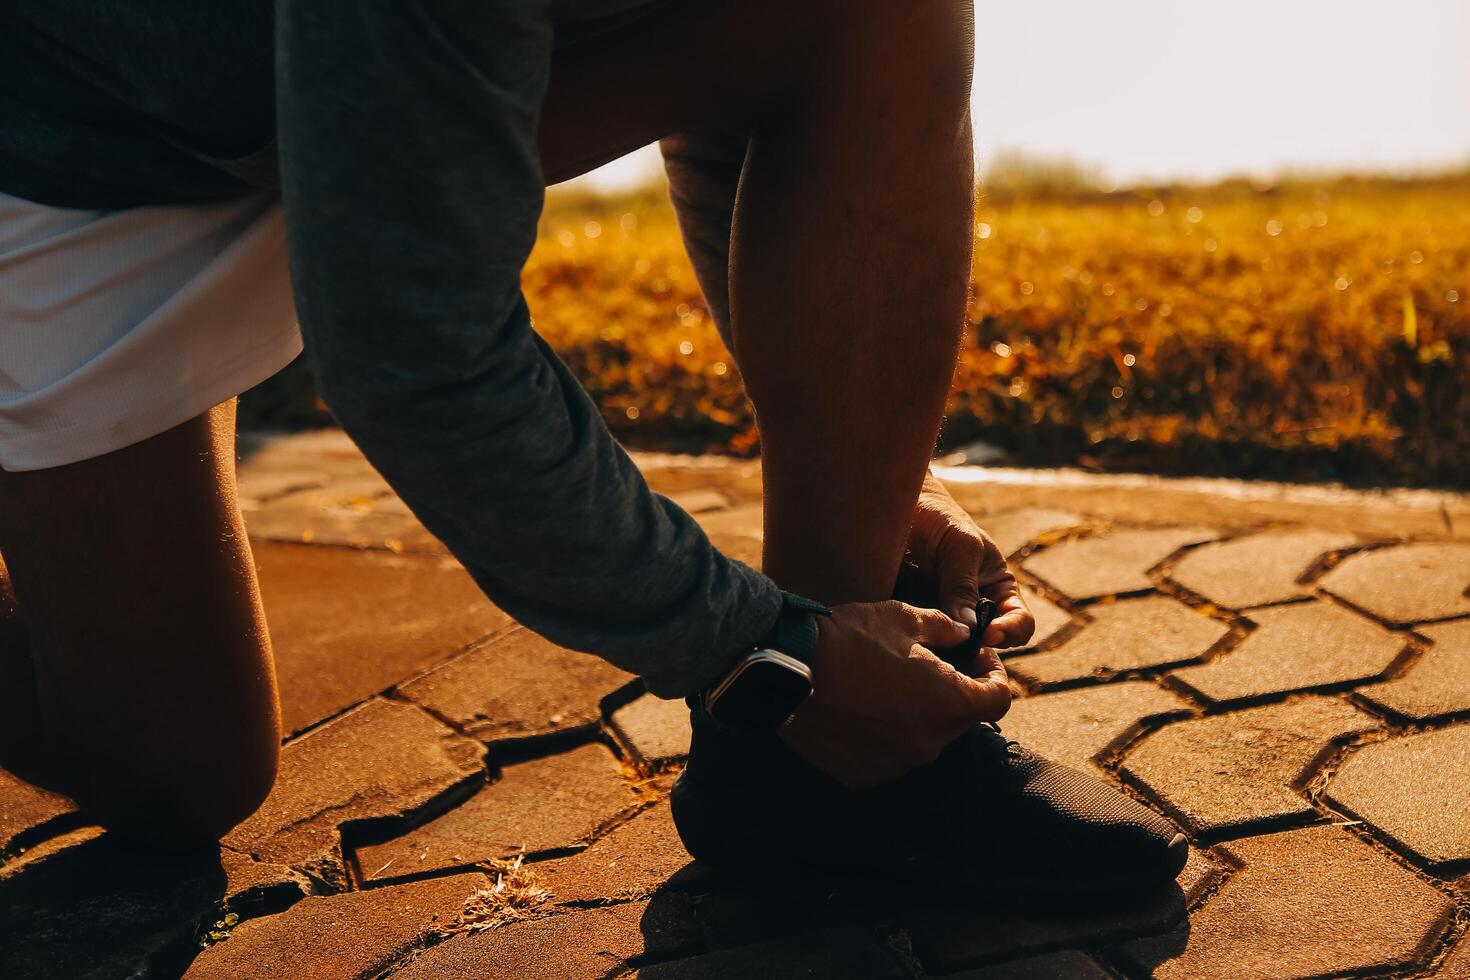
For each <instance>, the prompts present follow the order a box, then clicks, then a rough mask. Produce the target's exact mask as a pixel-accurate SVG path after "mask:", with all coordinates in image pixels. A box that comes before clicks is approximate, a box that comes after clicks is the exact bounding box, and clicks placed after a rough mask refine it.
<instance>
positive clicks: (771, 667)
mask: <svg viewBox="0 0 1470 980" xmlns="http://www.w3.org/2000/svg"><path fill="white" fill-rule="evenodd" d="M830 615H832V610H830V609H828V608H827V607H826V606H824V605H822V604H821V603H820V602H815V601H813V600H811V599H807V598H804V597H802V596H799V595H796V594H794V593H791V592H786V591H784V590H783V591H782V592H781V611H780V612H779V613H778V614H777V615H776V623H775V625H774V626H772V627H771V630H770V632H769V633H767V634H766V635H765V636H764V637H763V638H762V639H761V640H760V642H759V643H757V644H756V646H755V648H754V649H753V650H751V651H750V652H748V653H746V654H745V655H743V656H742V657H741V658H740V659H739V660H737V661H736V662H735V666H734V667H732V668H730V672H729V673H727V674H726V675H725V676H724V677H723V678H721V679H720V680H718V681H716V682H715V683H714V685H713V686H712V687H710V689H709V690H708V691H706V692H705V694H704V697H703V702H704V709H705V711H707V712H709V714H710V716H711V717H712V718H714V719H715V720H716V721H718V722H720V723H722V724H725V725H729V726H730V727H731V728H735V729H738V730H739V731H743V732H749V733H752V734H760V733H769V732H774V731H775V730H776V729H778V728H780V727H781V726H782V725H784V724H786V722H788V721H790V720H791V716H792V715H794V714H796V709H797V708H800V707H801V706H802V704H803V703H805V702H806V699H807V698H809V697H811V695H812V668H811V661H812V656H813V655H814V654H815V653H816V649H817V621H816V618H815V617H817V616H830Z"/></svg>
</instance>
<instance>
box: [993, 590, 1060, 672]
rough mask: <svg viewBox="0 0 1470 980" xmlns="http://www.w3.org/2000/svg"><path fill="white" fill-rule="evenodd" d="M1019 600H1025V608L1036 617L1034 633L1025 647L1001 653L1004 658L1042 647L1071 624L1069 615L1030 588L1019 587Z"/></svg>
mask: <svg viewBox="0 0 1470 980" xmlns="http://www.w3.org/2000/svg"><path fill="white" fill-rule="evenodd" d="M1021 598H1022V599H1023V600H1025V602H1026V608H1028V609H1030V610H1031V615H1032V616H1034V617H1036V632H1035V633H1033V634H1031V641H1030V642H1029V643H1027V644H1026V645H1025V646H1022V647H1016V648H1015V649H1013V650H1008V651H1003V653H1004V655H1005V656H1010V655H1012V654H1016V653H1025V652H1026V651H1028V650H1034V649H1036V648H1037V647H1039V646H1042V645H1043V644H1045V643H1046V642H1047V641H1048V640H1050V639H1051V638H1052V637H1054V636H1056V635H1057V634H1058V633H1060V632H1061V631H1062V630H1063V629H1064V628H1065V627H1066V626H1068V625H1069V624H1070V623H1071V622H1072V614H1071V613H1069V612H1067V610H1065V609H1063V608H1062V607H1061V606H1059V605H1057V604H1056V603H1055V602H1052V601H1051V600H1050V599H1048V598H1047V597H1046V596H1044V595H1042V594H1041V593H1040V592H1037V591H1036V590H1034V589H1032V588H1031V587H1030V586H1026V585H1023V586H1021Z"/></svg>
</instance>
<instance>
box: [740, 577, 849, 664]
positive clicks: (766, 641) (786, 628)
mask: <svg viewBox="0 0 1470 980" xmlns="http://www.w3.org/2000/svg"><path fill="white" fill-rule="evenodd" d="M830 615H832V610H831V609H828V608H827V607H826V606H824V605H822V604H821V603H820V602H817V601H816V600H815V599H808V598H806V597H805V596H799V595H797V594H796V593H794V592H787V591H786V590H785V589H782V590H781V611H780V612H779V613H777V614H776V622H775V624H774V625H772V626H771V629H770V631H769V632H767V633H766V635H765V636H763V637H761V640H760V642H759V643H757V644H756V648H757V649H770V650H779V651H780V652H781V653H784V654H787V655H788V656H792V657H795V658H796V659H797V660H800V661H801V662H802V663H804V664H806V665H807V666H808V667H810V666H811V663H812V657H813V655H815V654H816V652H817V621H816V620H815V619H813V618H812V617H813V616H830Z"/></svg>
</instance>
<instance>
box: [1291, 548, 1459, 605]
mask: <svg viewBox="0 0 1470 980" xmlns="http://www.w3.org/2000/svg"><path fill="white" fill-rule="evenodd" d="M1318 584H1319V585H1320V586H1321V587H1322V588H1324V589H1326V590H1327V591H1328V592H1331V593H1332V594H1333V595H1337V596H1341V597H1342V598H1344V599H1346V600H1347V601H1348V602H1351V603H1352V604H1353V605H1355V606H1357V607H1358V608H1359V609H1366V610H1367V611H1368V612H1370V613H1372V614H1373V615H1375V616H1377V617H1378V618H1379V619H1382V620H1385V621H1387V622H1390V623H1397V624H1407V623H1422V622H1427V621H1429V620H1432V619H1449V618H1450V617H1452V616H1463V615H1465V614H1467V613H1470V596H1467V595H1466V591H1467V590H1470V543H1467V542H1452V541H1445V542H1430V541H1426V542H1422V543H1419V544H1404V545H1398V546H1396V547H1392V548H1380V549H1378V550H1377V551H1368V552H1364V553H1363V554H1361V555H1353V556H1352V557H1351V558H1349V559H1347V560H1346V561H1344V562H1343V563H1342V564H1341V565H1338V566H1337V567H1336V568H1334V569H1333V570H1332V571H1330V572H1328V573H1327V574H1326V575H1324V576H1323V577H1322V580H1321V581H1320V582H1319V583H1318Z"/></svg>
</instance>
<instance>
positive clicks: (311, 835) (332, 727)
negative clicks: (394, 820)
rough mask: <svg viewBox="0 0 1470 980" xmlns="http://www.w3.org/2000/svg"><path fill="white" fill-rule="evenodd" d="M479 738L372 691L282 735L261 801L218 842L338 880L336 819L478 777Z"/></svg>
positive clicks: (416, 803) (412, 803) (404, 803)
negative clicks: (339, 711) (314, 724)
mask: <svg viewBox="0 0 1470 980" xmlns="http://www.w3.org/2000/svg"><path fill="white" fill-rule="evenodd" d="M482 752H483V749H482V747H481V746H480V745H479V743H477V742H474V741H471V740H470V739H467V738H465V737H463V736H461V735H456V734H454V733H453V732H452V731H450V730H449V729H448V728H447V727H445V726H444V725H442V724H440V723H439V722H437V721H435V720H434V719H433V718H430V717H429V716H428V715H427V714H425V713H424V712H423V711H422V710H421V709H419V708H416V707H414V706H412V705H407V704H399V703H397V702H393V701H383V700H380V699H376V698H375V699H373V700H371V701H368V702H367V703H366V704H363V705H361V706H359V707H357V708H354V709H352V710H351V711H349V712H347V713H346V714H344V715H342V716H341V717H340V718H334V719H332V720H331V721H330V722H328V723H327V724H325V725H323V726H321V727H320V728H316V729H313V730H312V731H310V732H308V733H307V734H305V735H303V736H301V737H300V738H298V739H296V740H295V741H293V742H291V743H289V744H288V745H287V746H286V747H285V749H284V751H283V752H282V753H281V769H280V773H279V775H278V776H277V777H276V785H275V788H274V789H272V790H271V794H270V796H269V797H268V798H267V799H266V801H265V803H263V804H262V805H261V807H260V809H259V810H257V811H256V812H255V813H254V814H253V815H252V816H251V817H250V818H249V819H248V820H246V821H245V822H244V823H242V824H240V825H239V826H238V827H236V828H235V829H234V830H232V831H230V832H229V834H227V835H226V836H225V838H224V840H223V843H224V844H226V845H227V846H229V847H232V848H234V849H236V850H239V851H244V852H246V853H250V854H255V855H257V856H259V857H260V858H262V859H264V860H267V861H275V862H278V863H281V864H289V865H291V866H292V867H296V868H300V869H301V870H303V871H306V872H308V873H309V874H311V875H313V876H314V877H316V878H318V879H320V880H322V881H324V882H326V883H327V884H328V885H329V886H331V887H335V888H345V887H346V885H347V877H346V872H345V869H344V868H343V866H342V855H341V838H340V835H339V833H338V828H339V827H340V826H341V825H342V824H344V823H348V822H351V821H360V820H368V819H376V818H383V817H396V816H401V815H404V814H408V813H410V812H412V811H414V810H417V809H419V808H421V807H423V806H425V805H426V804H430V803H431V802H434V801H436V800H437V799H438V798H440V797H443V796H445V795H448V794H450V793H452V792H453V791H456V790H462V789H463V788H464V787H466V785H467V784H472V783H476V782H479V781H480V780H481V779H483V778H484V764H483V762H482V761H481V754H482Z"/></svg>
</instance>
